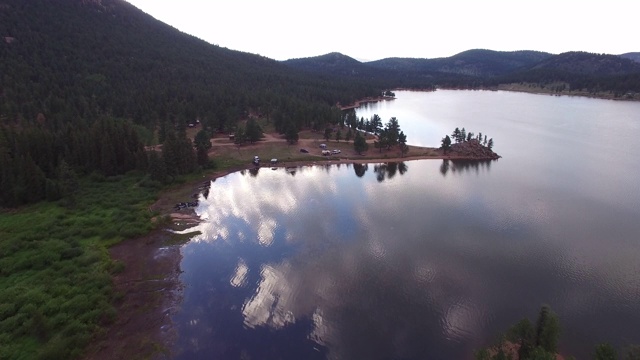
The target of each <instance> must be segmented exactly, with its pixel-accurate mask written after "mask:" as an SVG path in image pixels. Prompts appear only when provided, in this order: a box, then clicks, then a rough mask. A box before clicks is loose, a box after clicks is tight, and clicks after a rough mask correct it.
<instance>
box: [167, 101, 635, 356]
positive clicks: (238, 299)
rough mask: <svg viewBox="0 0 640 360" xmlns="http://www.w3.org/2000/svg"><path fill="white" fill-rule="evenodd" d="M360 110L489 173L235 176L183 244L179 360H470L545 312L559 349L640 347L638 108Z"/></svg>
mask: <svg viewBox="0 0 640 360" xmlns="http://www.w3.org/2000/svg"><path fill="white" fill-rule="evenodd" d="M396 96H397V99H395V100H392V101H385V102H381V103H374V104H368V105H366V106H363V107H361V108H359V109H357V115H358V117H361V116H363V117H365V118H368V117H370V116H371V115H372V114H374V113H376V114H379V115H380V116H381V117H382V119H383V122H385V123H386V122H387V121H388V119H389V118H390V117H391V116H395V117H397V118H398V120H399V122H400V126H401V128H402V129H403V131H404V132H405V133H406V134H407V138H408V143H409V144H412V145H426V146H438V145H439V142H440V139H441V138H442V137H444V135H445V134H451V133H452V131H453V129H454V128H455V127H460V128H462V127H465V128H466V130H467V131H472V132H474V133H476V134H477V133H478V132H482V133H483V134H486V135H488V137H490V138H493V139H494V142H495V146H494V150H495V151H496V152H497V153H499V154H500V155H502V156H503V158H502V159H500V160H498V161H494V162H489V163H476V164H473V163H461V162H445V161H443V160H418V161H408V162H404V163H399V164H369V165H364V166H363V165H359V166H358V165H348V166H347V165H341V166H340V165H327V166H314V167H302V168H297V169H295V170H293V169H284V168H283V169H277V170H271V169H268V168H261V169H260V170H259V171H258V172H257V173H255V172H249V171H245V172H238V173H234V174H230V175H228V176H225V177H223V178H219V179H217V180H215V181H214V182H212V184H211V188H210V189H209V191H208V192H207V193H206V196H204V194H203V195H202V196H201V197H200V203H199V206H198V208H197V213H198V214H199V215H201V217H202V218H203V219H205V221H204V222H203V223H202V224H200V225H198V226H197V227H195V228H192V229H190V230H189V231H200V232H201V234H200V235H197V236H194V237H193V238H192V239H191V240H190V241H189V242H188V243H186V244H185V245H183V246H182V249H181V251H182V255H183V260H182V263H181V268H182V270H183V273H182V276H181V280H182V281H183V283H184V285H185V289H184V299H183V303H182V304H181V308H180V310H179V311H178V312H177V313H176V314H175V315H174V317H173V321H174V322H175V324H176V327H177V330H178V338H177V341H176V345H175V348H174V349H173V350H174V351H175V358H176V359H469V358H473V351H474V349H478V348H480V347H482V346H487V345H489V344H490V343H491V342H492V341H493V340H495V339H496V338H497V337H498V336H499V335H500V334H501V333H502V332H504V331H505V330H506V329H507V328H508V327H509V326H511V325H513V324H514V323H515V322H517V321H518V320H520V319H521V318H523V317H529V318H530V319H531V320H532V321H535V318H536V316H537V313H538V310H539V308H540V306H541V305H542V304H549V305H550V306H551V307H552V309H553V310H554V311H555V312H556V313H557V314H558V315H559V318H560V322H561V326H562V335H561V340H560V350H561V352H562V353H564V354H567V355H574V356H576V357H577V358H590V357H591V353H592V351H593V348H594V346H595V344H597V343H601V342H605V341H606V342H610V343H612V344H614V345H615V346H617V347H622V346H625V345H628V344H630V343H636V344H638V343H640V325H639V324H640V236H639V235H640V221H639V220H640V166H638V164H639V162H638V160H637V157H638V155H639V154H640V141H638V140H637V139H636V136H637V135H638V133H639V130H640V103H633V102H616V101H610V100H598V99H588V98H580V97H557V96H549V95H533V94H522V93H510V92H491V91H445V90H439V91H435V92H410V91H397V92H396Z"/></svg>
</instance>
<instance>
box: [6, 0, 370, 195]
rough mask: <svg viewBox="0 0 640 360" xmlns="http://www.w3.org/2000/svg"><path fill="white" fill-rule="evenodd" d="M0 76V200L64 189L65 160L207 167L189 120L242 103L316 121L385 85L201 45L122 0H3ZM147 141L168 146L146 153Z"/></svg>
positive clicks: (302, 121) (290, 121)
mask: <svg viewBox="0 0 640 360" xmlns="http://www.w3.org/2000/svg"><path fill="white" fill-rule="evenodd" d="M0 74H1V75H0V167H1V170H0V172H1V173H0V176H1V177H0V184H1V185H2V187H1V189H0V206H5V207H6V206H9V207H13V206H18V205H21V204H26V203H33V202H37V201H40V200H44V199H50V200H54V199H58V198H60V197H61V196H63V195H64V193H63V192H61V191H60V186H61V185H60V181H61V178H60V164H62V163H63V162H64V163H66V164H67V165H68V167H69V170H70V171H73V172H74V173H75V174H77V175H78V176H82V175H86V174H90V173H92V172H94V171H97V172H99V173H101V174H102V175H105V176H112V175H118V174H124V173H126V172H128V171H131V170H142V171H149V172H150V173H152V175H154V178H156V179H166V178H167V176H172V175H176V174H185V173H188V172H190V171H192V170H194V169H195V168H196V165H197V164H198V163H199V164H200V165H204V164H206V159H205V158H204V156H203V153H204V151H205V150H204V148H203V147H202V146H205V147H206V144H204V143H203V142H202V141H200V142H199V143H198V144H199V146H200V148H199V150H198V151H199V155H197V154H195V150H194V149H193V147H190V146H189V145H187V142H188V140H187V139H185V138H184V136H183V135H184V133H183V131H181V129H183V128H184V127H185V126H186V124H188V123H192V122H194V121H196V119H197V120H198V121H199V122H201V124H202V128H203V129H204V130H205V131H206V134H209V135H211V134H213V133H214V132H222V131H224V132H229V131H233V129H236V124H237V123H238V121H240V120H243V119H246V118H247V115H248V114H249V113H250V112H252V113H254V114H257V115H258V116H261V117H266V118H269V119H273V122H274V124H275V126H276V129H277V130H278V131H280V132H282V133H284V132H285V131H286V130H287V129H290V128H296V129H301V128H309V127H313V128H318V129H320V128H324V127H325V126H326V124H327V123H328V122H337V121H338V119H339V116H340V115H339V114H340V110H339V109H338V108H337V107H336V104H337V103H349V102H352V101H354V100H356V99H359V98H362V97H365V96H371V95H375V94H378V93H380V91H381V90H380V89H377V88H375V87H373V86H371V85H370V84H367V83H366V82H364V81H361V82H354V81H346V80H343V81H341V80H340V79H337V78H333V79H330V80H327V79H323V78H321V77H319V76H318V77H314V76H310V75H309V74H303V73H301V72H298V71H292V70H291V69H290V68H288V67H287V66H286V65H283V64H281V63H279V62H277V61H274V60H271V59H267V58H264V57H261V56H258V55H253V54H248V53H241V52H238V51H233V50H229V49H225V48H221V47H218V46H215V45H211V44H208V43H206V42H204V41H202V40H199V39H197V38H195V37H192V36H189V35H187V34H184V33H181V32H179V31H177V30H176V29H174V28H172V27H170V26H168V25H166V24H164V23H161V22H159V21H157V20H155V19H153V18H152V17H150V16H148V15H146V14H144V13H143V12H141V11H139V10H138V9H136V8H135V7H133V6H131V5H130V4H128V3H126V2H124V1H120V0H103V1H101V2H88V1H79V0H57V1H49V0H33V1H20V0H8V1H5V2H3V4H2V6H1V7H0ZM154 134H157V136H155V137H154ZM249 135H252V136H250V137H248V138H247V140H248V141H251V142H253V141H256V140H257V138H256V136H255V135H254V134H253V133H252V132H251V133H250V134H249ZM155 143H162V144H164V146H163V148H164V152H163V153H162V154H154V155H151V154H149V155H146V154H145V152H144V145H152V144H155ZM196 145H197V144H196ZM156 158H160V160H162V162H164V164H163V165H162V166H160V165H159V163H158V161H156V160H157V159H156ZM196 160H197V161H196ZM149 164H152V165H153V168H150V167H149ZM163 171H166V174H163V173H162V172H163Z"/></svg>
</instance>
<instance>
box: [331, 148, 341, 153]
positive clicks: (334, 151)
mask: <svg viewBox="0 0 640 360" xmlns="http://www.w3.org/2000/svg"><path fill="white" fill-rule="evenodd" d="M341 152H342V151H340V150H338V149H335V150H333V151H332V152H331V153H332V154H340V153H341Z"/></svg>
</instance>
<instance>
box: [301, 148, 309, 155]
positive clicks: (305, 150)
mask: <svg viewBox="0 0 640 360" xmlns="http://www.w3.org/2000/svg"><path fill="white" fill-rule="evenodd" d="M300 152H301V153H305V154H307V153H309V150H307V149H300Z"/></svg>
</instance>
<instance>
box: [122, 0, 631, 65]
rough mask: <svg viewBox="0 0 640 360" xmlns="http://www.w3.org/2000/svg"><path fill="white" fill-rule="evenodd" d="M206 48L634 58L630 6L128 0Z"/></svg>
mask: <svg viewBox="0 0 640 360" xmlns="http://www.w3.org/2000/svg"><path fill="white" fill-rule="evenodd" d="M128 1H129V2H130V3H132V4H133V5H135V6H136V7H138V8H140V9H141V10H143V11H144V12H146V13H148V14H150V15H152V16H154V17H155V18H156V19H158V20H161V21H163V22H166V23H168V24H170V25H172V26H174V27H175V28H178V29H179V30H181V31H184V32H186V33H189V34H192V35H195V36H197V37H199V38H201V39H203V40H206V41H207V42H209V43H212V44H216V45H220V46H223V47H227V48H229V49H234V50H240V51H245V52H250V53H254V54H260V55H263V56H266V57H269V58H272V59H276V60H286V59H290V58H301V57H310V56H316V55H322V54H326V53H329V52H334V51H336V52H340V53H343V54H345V55H348V56H351V57H353V58H356V59H358V60H378V59H382V58H387V57H414V58H436V57H447V56H451V55H454V54H457V53H459V52H461V51H465V50H469V49H478V48H482V49H491V50H499V51H511V50H539V51H546V52H550V53H554V54H557V53H561V52H565V51H572V50H581V51H588V52H595V53H607V54H621V53H625V52H632V51H640V45H638V41H637V34H638V33H640V29H639V28H638V22H637V21H638V18H637V14H638V11H637V10H638V7H637V4H635V3H634V2H633V1H630V0H626V1H623V0H608V1H606V2H605V1H603V0H594V1H586V0H581V1H573V0H555V1H548V0H536V1H530V0H527V1H518V0H510V1H497V0H475V1H472V0H438V1H427V0H422V1H419V0H388V1H385V2H382V1H377V0H370V1H361V0H341V1H337V0H323V1H316V0H298V1H291V0H290V1H285V0H128Z"/></svg>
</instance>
